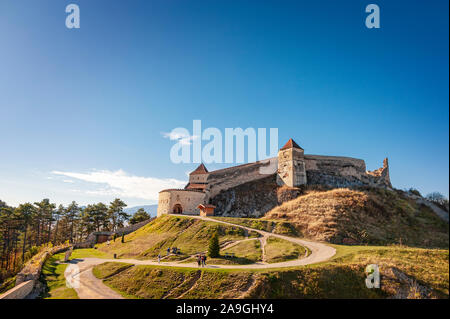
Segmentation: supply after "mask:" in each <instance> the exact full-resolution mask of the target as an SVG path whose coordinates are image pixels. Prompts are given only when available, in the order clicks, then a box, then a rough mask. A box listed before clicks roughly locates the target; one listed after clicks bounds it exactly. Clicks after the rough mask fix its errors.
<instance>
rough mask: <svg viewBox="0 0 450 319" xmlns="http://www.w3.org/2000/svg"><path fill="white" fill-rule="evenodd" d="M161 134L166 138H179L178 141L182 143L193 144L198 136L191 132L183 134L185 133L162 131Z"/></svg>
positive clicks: (172, 139) (174, 139)
mask: <svg viewBox="0 0 450 319" xmlns="http://www.w3.org/2000/svg"><path fill="white" fill-rule="evenodd" d="M161 135H162V136H163V137H164V138H168V139H170V140H171V141H176V140H178V142H179V143H180V144H182V145H191V143H192V141H193V140H196V139H197V138H198V136H197V135H189V134H183V133H179V132H174V131H172V132H170V133H166V132H162V133H161Z"/></svg>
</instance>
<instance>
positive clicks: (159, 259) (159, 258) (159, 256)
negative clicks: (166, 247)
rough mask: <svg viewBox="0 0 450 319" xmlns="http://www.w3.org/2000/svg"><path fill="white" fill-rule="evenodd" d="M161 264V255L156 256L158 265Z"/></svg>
mask: <svg viewBox="0 0 450 319" xmlns="http://www.w3.org/2000/svg"><path fill="white" fill-rule="evenodd" d="M159 263H161V254H158V264H159Z"/></svg>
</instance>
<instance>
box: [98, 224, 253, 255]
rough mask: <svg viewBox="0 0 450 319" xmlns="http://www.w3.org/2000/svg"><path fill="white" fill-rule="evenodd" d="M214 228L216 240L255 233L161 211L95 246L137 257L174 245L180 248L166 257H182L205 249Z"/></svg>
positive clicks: (118, 253) (152, 253)
mask: <svg viewBox="0 0 450 319" xmlns="http://www.w3.org/2000/svg"><path fill="white" fill-rule="evenodd" d="M216 230H217V231H218V233H219V238H220V243H221V244H224V243H226V242H230V241H235V240H242V239H245V238H246V235H248V236H249V237H257V236H258V234H257V233H255V232H250V233H249V234H246V231H245V230H243V229H241V228H239V227H235V226H228V225H224V224H219V223H215V222H205V221H202V220H199V219H194V218H188V217H179V216H171V215H164V216H161V217H158V218H156V219H155V220H153V221H152V222H150V223H148V224H147V225H145V226H144V227H142V228H140V229H138V230H137V231H135V232H133V233H131V234H128V235H126V236H125V242H124V243H122V242H121V238H120V237H119V238H117V239H116V240H115V241H111V242H110V243H109V244H108V243H103V244H101V245H99V246H98V250H99V251H101V252H103V253H106V254H113V253H115V254H117V256H118V257H119V258H120V257H122V258H127V257H133V258H138V259H150V258H155V257H156V256H157V255H158V254H161V256H166V250H167V248H170V247H177V248H178V249H180V250H181V254H180V255H179V256H169V257H170V258H169V259H170V260H176V259H182V258H186V257H187V256H189V255H192V254H196V253H199V252H206V251H207V248H208V241H209V239H210V238H211V236H212V234H214V232H215V231H216Z"/></svg>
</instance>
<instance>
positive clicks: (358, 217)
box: [263, 189, 449, 248]
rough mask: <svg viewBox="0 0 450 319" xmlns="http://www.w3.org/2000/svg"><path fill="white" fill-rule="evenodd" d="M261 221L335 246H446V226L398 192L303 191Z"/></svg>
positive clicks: (447, 237)
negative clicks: (286, 226) (287, 225)
mask: <svg viewBox="0 0 450 319" xmlns="http://www.w3.org/2000/svg"><path fill="white" fill-rule="evenodd" d="M263 219H264V220H268V221H269V220H276V221H278V222H282V221H284V222H289V223H290V224H291V225H293V226H294V228H295V229H296V230H297V232H298V236H302V237H306V238H311V239H315V240H321V241H328V242H331V243H336V244H341V243H344V244H356V243H358V244H373V245H387V244H404V245H408V246H415V247H442V248H448V245H449V232H448V224H447V223H446V222H444V221H442V220H441V219H440V218H439V217H438V216H437V215H436V214H435V213H434V212H433V211H431V209H430V208H428V207H427V206H425V205H419V204H417V203H416V202H415V200H413V199H410V198H408V197H406V196H404V195H403V194H402V192H401V191H389V190H385V189H361V190H352V189H334V190H328V191H308V192H307V193H306V194H305V195H302V196H300V197H297V198H296V199H294V200H291V201H288V202H285V203H283V204H282V205H280V206H278V207H276V208H274V209H272V210H271V211H269V212H268V213H267V214H266V215H265V216H264V218H263Z"/></svg>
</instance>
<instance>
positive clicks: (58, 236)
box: [0, 198, 150, 283]
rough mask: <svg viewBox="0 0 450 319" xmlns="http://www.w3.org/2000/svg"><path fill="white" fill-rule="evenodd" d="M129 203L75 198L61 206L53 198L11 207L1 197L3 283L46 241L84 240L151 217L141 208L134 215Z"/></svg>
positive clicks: (1, 271) (57, 242) (0, 224)
mask: <svg viewBox="0 0 450 319" xmlns="http://www.w3.org/2000/svg"><path fill="white" fill-rule="evenodd" d="M126 206H127V205H126V204H125V203H124V202H123V201H122V200H120V199H118V198H116V199H115V200H114V201H112V202H111V203H110V204H109V205H105V204H104V203H97V204H92V205H87V206H85V207H80V206H79V205H78V204H77V203H76V202H74V201H73V202H72V203H71V204H69V205H68V206H63V205H59V206H58V207H57V206H56V205H55V204H54V203H51V202H50V200H49V199H43V200H42V201H40V202H35V203H25V204H20V205H19V206H18V207H11V206H8V205H7V204H6V203H5V202H3V201H1V200H0V283H1V282H2V279H4V278H6V277H7V276H9V275H11V274H14V273H16V272H17V271H19V270H20V269H21V267H22V266H23V264H24V263H25V262H26V260H27V259H29V258H30V257H31V256H32V255H34V254H35V253H36V252H37V251H38V250H39V247H41V246H43V245H49V244H50V245H58V244H61V243H65V242H69V243H76V242H81V241H83V240H85V239H86V237H87V236H88V235H89V234H90V233H91V232H93V231H115V230H117V229H118V228H121V227H124V224H125V222H127V221H129V222H130V223H131V224H134V223H137V222H140V221H142V220H145V219H148V218H150V216H149V215H148V214H147V213H146V212H145V211H144V210H142V209H140V210H139V211H138V212H137V213H136V214H135V215H134V216H133V218H131V219H130V217H131V216H130V215H129V214H127V213H126V212H124V210H123V209H124V208H125V207H126Z"/></svg>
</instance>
